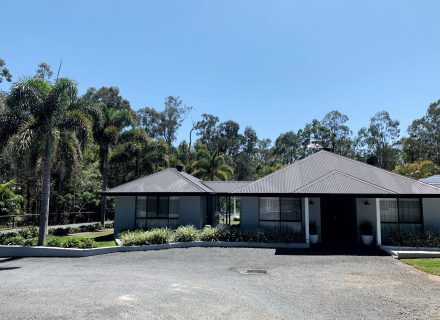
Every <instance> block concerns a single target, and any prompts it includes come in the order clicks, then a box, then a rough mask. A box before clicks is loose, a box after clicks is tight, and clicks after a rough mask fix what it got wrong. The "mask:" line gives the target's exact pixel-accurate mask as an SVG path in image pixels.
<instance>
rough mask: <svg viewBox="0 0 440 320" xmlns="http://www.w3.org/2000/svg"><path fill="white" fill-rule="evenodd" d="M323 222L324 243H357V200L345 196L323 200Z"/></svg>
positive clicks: (324, 198)
mask: <svg viewBox="0 0 440 320" xmlns="http://www.w3.org/2000/svg"><path fill="white" fill-rule="evenodd" d="M321 222H322V230H321V233H322V242H323V243H333V244H338V243H340V244H352V243H355V241H356V202H355V199H353V198H350V197H345V196H331V197H323V198H321Z"/></svg>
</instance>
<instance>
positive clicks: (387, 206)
mask: <svg viewBox="0 0 440 320" xmlns="http://www.w3.org/2000/svg"><path fill="white" fill-rule="evenodd" d="M380 221H381V222H398V221H399V215H398V209H397V199H381V200H380Z"/></svg>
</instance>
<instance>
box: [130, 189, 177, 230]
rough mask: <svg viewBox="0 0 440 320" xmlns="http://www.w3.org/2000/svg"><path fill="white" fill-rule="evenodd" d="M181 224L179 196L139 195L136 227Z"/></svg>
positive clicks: (174, 225)
mask: <svg viewBox="0 0 440 320" xmlns="http://www.w3.org/2000/svg"><path fill="white" fill-rule="evenodd" d="M178 225H179V197H165V196H160V197H156V196H151V197H150V196H148V197H147V196H139V197H137V198H136V227H137V228H143V229H151V228H160V227H168V228H175V227H177V226H178Z"/></svg>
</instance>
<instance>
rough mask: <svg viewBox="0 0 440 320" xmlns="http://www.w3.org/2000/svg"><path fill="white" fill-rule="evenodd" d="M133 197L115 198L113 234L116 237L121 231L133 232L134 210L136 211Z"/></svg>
mask: <svg viewBox="0 0 440 320" xmlns="http://www.w3.org/2000/svg"><path fill="white" fill-rule="evenodd" d="M135 206H136V197H135V196H118V197H115V222H114V224H115V234H116V235H117V234H118V233H120V232H121V231H123V230H134V229H135V226H136V223H135V210H136V207H135Z"/></svg>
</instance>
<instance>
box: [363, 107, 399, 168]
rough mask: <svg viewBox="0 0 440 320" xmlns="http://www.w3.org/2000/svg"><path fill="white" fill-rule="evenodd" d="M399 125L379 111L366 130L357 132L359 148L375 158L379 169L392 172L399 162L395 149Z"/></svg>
mask: <svg viewBox="0 0 440 320" xmlns="http://www.w3.org/2000/svg"><path fill="white" fill-rule="evenodd" d="M399 124H400V123H399V121H398V120H393V119H391V117H390V115H389V113H388V112H386V111H380V112H378V113H376V114H375V115H374V116H373V117H372V118H371V119H370V125H369V127H368V128H365V127H364V128H361V129H360V130H359V133H358V145H359V147H360V148H366V150H365V151H366V153H367V155H375V156H377V158H378V166H379V167H381V168H384V169H387V170H393V169H394V167H395V166H396V165H397V163H398V161H399V159H398V157H399V150H398V149H397V148H396V144H397V142H398V138H399V135H400V129H399ZM361 152H362V150H361Z"/></svg>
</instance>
